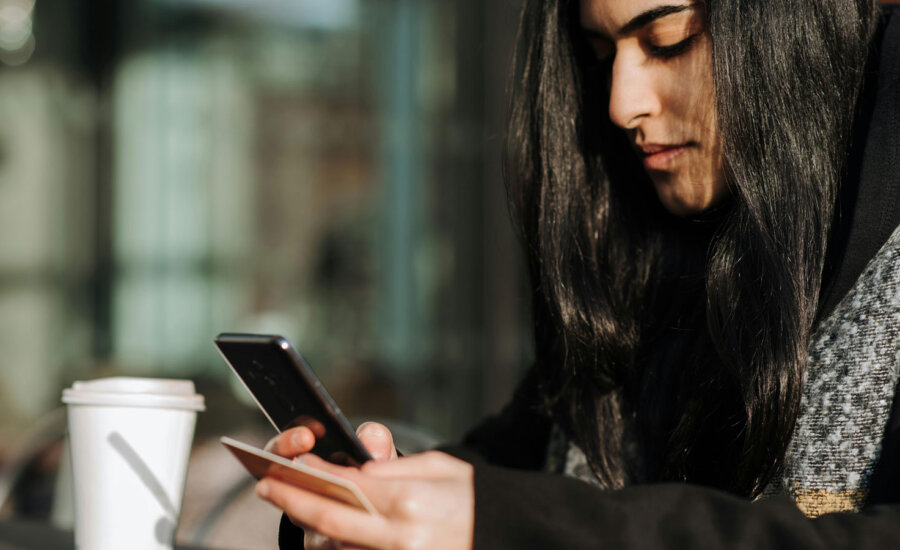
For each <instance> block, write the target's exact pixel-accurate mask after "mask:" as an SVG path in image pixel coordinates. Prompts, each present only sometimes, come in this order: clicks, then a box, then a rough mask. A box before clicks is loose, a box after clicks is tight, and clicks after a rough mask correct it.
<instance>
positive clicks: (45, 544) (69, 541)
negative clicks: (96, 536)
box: [0, 520, 203, 550]
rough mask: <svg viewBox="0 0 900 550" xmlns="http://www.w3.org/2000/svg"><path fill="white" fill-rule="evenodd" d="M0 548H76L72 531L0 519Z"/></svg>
mask: <svg viewBox="0 0 900 550" xmlns="http://www.w3.org/2000/svg"><path fill="white" fill-rule="evenodd" d="M175 548H176V550H203V549H202V548H201V547H199V546H180V545H177V544H176V545H175ZM0 550H75V538H74V536H73V535H72V532H71V531H63V530H60V529H58V528H56V527H54V526H53V525H50V524H49V523H44V522H37V521H20V520H4V521H0Z"/></svg>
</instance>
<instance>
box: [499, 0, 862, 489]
mask: <svg viewBox="0 0 900 550" xmlns="http://www.w3.org/2000/svg"><path fill="white" fill-rule="evenodd" d="M702 4H703V6H704V11H705V16H706V18H707V28H708V32H709V35H710V39H711V43H712V68H713V79H714V82H715V95H716V129H717V131H718V134H719V137H720V140H721V144H722V150H723V161H724V170H725V178H726V182H727V184H728V187H729V189H730V198H729V200H728V201H727V203H726V204H725V205H723V206H721V207H719V208H717V209H716V210H715V211H714V212H710V213H706V214H704V215H703V216H702V217H701V218H699V219H681V218H677V217H675V216H673V215H671V214H669V213H668V212H667V211H665V209H664V208H663V207H662V206H661V204H660V203H659V201H658V199H657V198H656V195H655V192H654V191H653V187H652V185H651V183H650V181H649V179H648V177H647V175H646V174H645V172H644V171H643V170H642V167H641V165H640V163H639V162H638V160H637V159H636V157H635V155H634V154H633V153H631V151H630V148H629V145H628V143H627V141H626V138H625V135H624V133H623V132H622V131H620V130H619V129H617V128H615V127H614V126H613V124H612V123H611V121H610V120H609V116H608V114H607V105H608V103H609V97H608V92H607V91H606V87H605V85H603V84H601V83H598V82H596V80H597V79H596V78H595V77H594V76H592V73H591V71H590V69H589V65H590V56H591V54H590V52H589V49H588V47H587V45H586V44H585V43H584V41H583V39H582V38H581V37H580V33H579V32H578V27H579V20H578V0H526V1H525V6H524V8H523V13H522V19H521V24H520V30H519V44H518V47H517V53H516V62H515V64H516V67H515V76H514V79H513V82H512V93H511V105H510V121H509V129H508V133H507V146H506V154H505V158H504V173H505V178H506V182H507V190H508V194H509V198H510V203H511V207H512V211H513V214H514V219H515V221H516V223H517V225H518V226H519V229H520V232H521V236H522V238H523V241H524V245H525V248H526V254H527V257H528V263H529V268H530V275H531V280H532V283H533V288H534V301H533V314H534V321H535V337H536V355H537V365H538V369H539V372H540V375H541V376H540V379H541V384H542V394H543V395H544V397H545V399H546V404H547V407H548V410H549V411H550V412H551V414H552V415H553V417H554V418H555V420H556V421H557V422H558V424H559V425H560V426H562V427H563V428H564V429H565V430H566V431H567V432H568V434H569V435H570V437H573V438H574V439H575V440H576V441H577V442H578V443H579V445H580V446H581V448H582V449H583V450H584V451H585V453H586V455H587V457H588V459H589V462H590V464H591V466H592V467H593V469H594V471H595V473H596V474H597V476H598V477H599V479H600V480H601V481H602V482H604V484H605V485H607V486H609V487H611V488H617V487H621V486H623V485H625V484H628V483H631V482H637V481H656V480H684V481H691V482H696V483H702V484H707V485H712V486H716V487H720V488H723V489H726V490H729V491H732V492H735V493H737V494H742V495H747V496H755V495H758V494H759V493H760V492H761V491H762V489H763V488H764V487H765V485H766V483H767V482H768V480H770V479H771V477H772V476H773V475H774V473H775V472H777V469H778V468H779V466H780V464H781V463H782V462H783V458H784V453H785V449H786V447H787V444H788V442H789V440H790V437H791V434H792V432H793V429H794V424H795V421H796V417H797V414H798V410H799V406H800V396H801V390H802V384H803V376H804V371H805V361H806V352H807V344H808V340H809V335H810V332H811V330H812V328H813V324H814V322H815V318H816V311H817V305H818V296H819V292H820V285H821V280H822V270H823V263H824V258H825V252H826V246H827V244H828V233H829V226H830V223H831V220H832V217H833V214H834V204H835V202H836V199H837V191H838V188H839V185H840V182H841V179H842V174H843V169H844V164H845V158H846V156H847V155H846V153H847V150H848V147H849V137H850V129H851V124H852V120H853V115H854V109H855V106H856V102H857V98H858V95H859V89H860V86H861V82H862V75H863V67H864V66H865V61H866V58H867V53H868V44H869V42H870V39H871V36H872V35H873V32H874V28H875V26H876V22H877V13H878V11H877V5H876V3H875V2H874V0H816V1H812V2H811V1H806V0H769V1H766V2H760V1H759V0H707V1H706V2H703V3H702Z"/></svg>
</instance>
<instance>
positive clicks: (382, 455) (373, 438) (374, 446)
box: [356, 422, 397, 460]
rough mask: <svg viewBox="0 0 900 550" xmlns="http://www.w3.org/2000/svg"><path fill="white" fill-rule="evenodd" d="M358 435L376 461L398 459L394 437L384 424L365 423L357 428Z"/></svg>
mask: <svg viewBox="0 0 900 550" xmlns="http://www.w3.org/2000/svg"><path fill="white" fill-rule="evenodd" d="M356 435H357V436H358V437H359V440H360V441H362V444H363V445H364V446H365V448H366V449H368V451H369V454H371V455H372V458H374V459H375V460H393V459H395V458H397V449H396V447H394V436H393V435H391V431H390V430H389V429H387V427H386V426H384V425H383V424H379V423H377V422H364V423H363V424H360V426H359V427H358V428H356Z"/></svg>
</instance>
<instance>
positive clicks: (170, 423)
mask: <svg viewBox="0 0 900 550" xmlns="http://www.w3.org/2000/svg"><path fill="white" fill-rule="evenodd" d="M62 401H63V403H65V404H66V405H67V406H68V413H69V444H70V449H71V456H72V477H73V480H74V484H73V485H74V496H75V546H76V548H78V549H80V550H121V549H124V548H128V549H134V550H169V549H171V548H172V544H173V538H174V535H175V527H176V525H177V524H178V516H179V514H180V512H181V498H182V493H183V492H184V482H185V476H186V474H187V465H188V458H189V457H190V450H191V442H192V440H193V438H194V426H195V424H196V419H197V412H198V411H202V410H204V408H205V407H204V402H203V396H202V395H199V394H197V393H196V392H195V391H194V383H193V382H191V381H189V380H164V379H152V378H127V377H116V378H104V379H100V380H93V381H90V382H75V383H74V384H73V385H72V387H71V388H69V389H66V390H64V391H63V396H62Z"/></svg>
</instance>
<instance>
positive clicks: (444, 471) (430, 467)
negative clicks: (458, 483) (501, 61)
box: [362, 451, 472, 479]
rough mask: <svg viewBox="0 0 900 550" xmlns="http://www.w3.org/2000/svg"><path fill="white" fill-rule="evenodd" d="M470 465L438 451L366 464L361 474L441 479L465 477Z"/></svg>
mask: <svg viewBox="0 0 900 550" xmlns="http://www.w3.org/2000/svg"><path fill="white" fill-rule="evenodd" d="M471 469H472V466H471V464H469V463H468V462H463V461H462V460H459V459H458V458H454V457H452V456H450V455H448V454H447V453H442V452H440V451H428V452H424V453H420V454H415V455H410V456H404V457H400V458H398V459H397V460H392V461H382V462H375V461H371V462H366V463H365V464H363V466H362V472H363V473H364V474H366V475H370V476H372V477H379V478H413V477H415V478H419V479H443V478H448V477H458V476H461V475H467V473H468V472H470V471H471Z"/></svg>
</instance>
